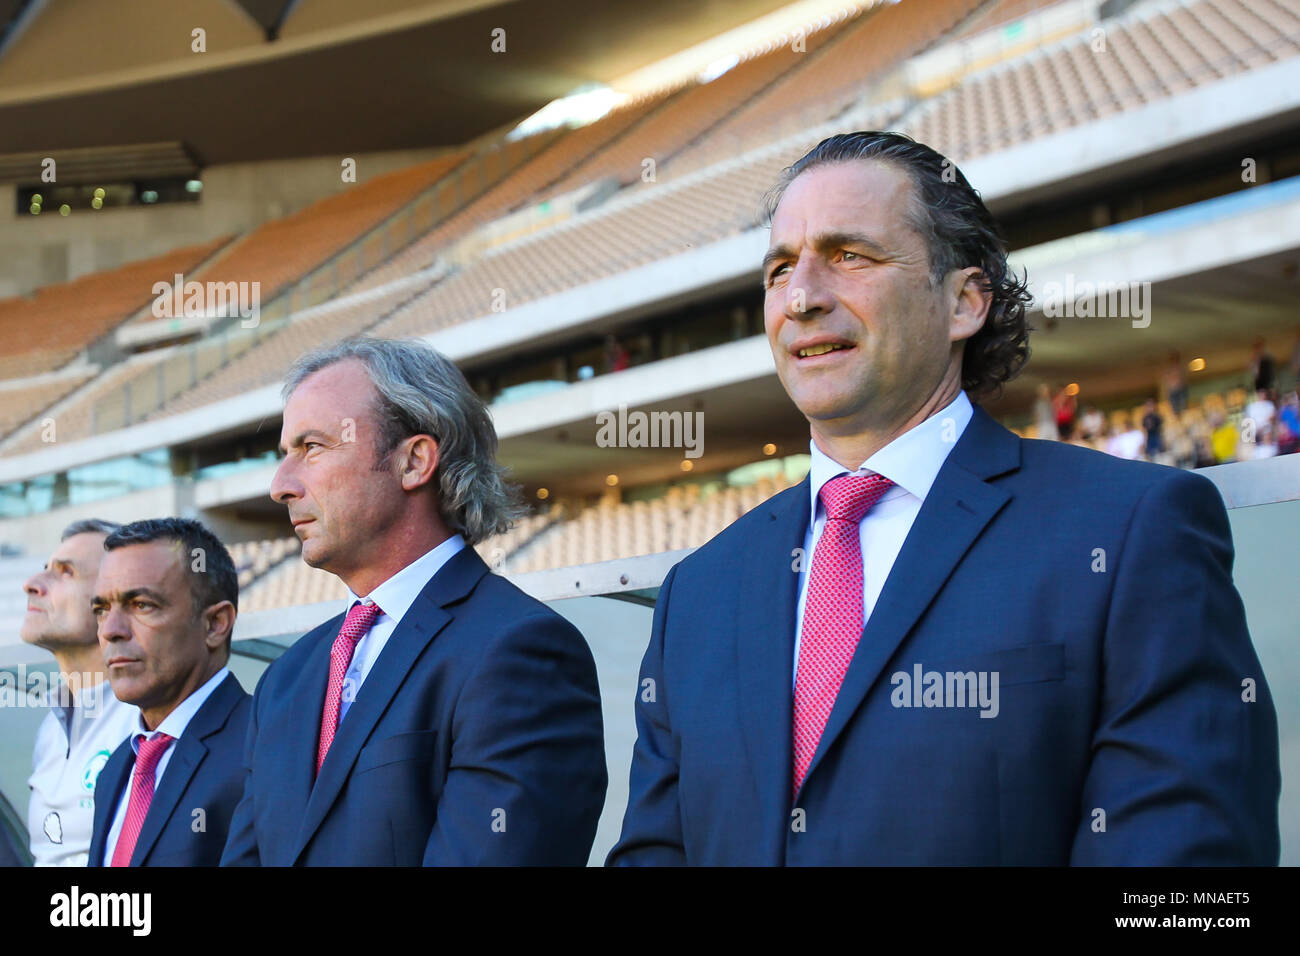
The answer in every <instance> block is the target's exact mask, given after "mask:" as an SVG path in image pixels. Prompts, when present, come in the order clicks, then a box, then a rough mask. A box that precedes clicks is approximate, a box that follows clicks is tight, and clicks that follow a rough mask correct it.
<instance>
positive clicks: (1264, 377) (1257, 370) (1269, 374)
mask: <svg viewBox="0 0 1300 956" xmlns="http://www.w3.org/2000/svg"><path fill="white" fill-rule="evenodd" d="M1276 369H1277V363H1276V361H1275V360H1274V359H1273V356H1272V354H1270V352H1269V351H1268V344H1267V343H1266V342H1265V341H1264V339H1263V338H1262V337H1261V338H1257V339H1255V344H1254V347H1253V348H1252V349H1251V354H1250V375H1251V380H1252V381H1253V382H1254V383H1255V384H1254V388H1253V390H1254V391H1256V392H1258V391H1259V390H1260V389H1263V390H1264V391H1266V392H1270V393H1271V392H1272V391H1273V385H1274V377H1275V375H1276Z"/></svg>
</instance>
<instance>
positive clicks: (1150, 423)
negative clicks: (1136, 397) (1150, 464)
mask: <svg viewBox="0 0 1300 956" xmlns="http://www.w3.org/2000/svg"><path fill="white" fill-rule="evenodd" d="M1163 427H1164V419H1162V418H1161V417H1160V413H1159V412H1157V411H1156V400H1155V399H1154V398H1148V399H1147V400H1146V402H1145V403H1143V405H1142V431H1143V432H1145V433H1146V442H1145V444H1144V446H1143V449H1142V453H1143V455H1144V456H1145V457H1146V460H1147V461H1155V460H1156V456H1157V455H1159V454H1160V453H1161V452H1162V451H1164V448H1165V446H1164V442H1163V440H1162V439H1161V436H1160V430H1161V429H1162V428H1163Z"/></svg>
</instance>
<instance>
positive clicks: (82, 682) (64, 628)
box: [21, 518, 135, 866]
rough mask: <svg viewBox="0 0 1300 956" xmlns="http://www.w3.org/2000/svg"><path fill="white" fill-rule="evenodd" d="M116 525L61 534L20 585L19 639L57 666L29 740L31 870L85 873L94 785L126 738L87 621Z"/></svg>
mask: <svg viewBox="0 0 1300 956" xmlns="http://www.w3.org/2000/svg"><path fill="white" fill-rule="evenodd" d="M117 528H118V525H116V524H114V523H113V522H111V521H101V520H99V519H97V518H89V519H86V520H83V521H75V522H73V523H72V524H70V525H68V527H66V528H65V529H64V530H63V538H62V540H61V541H60V542H59V546H58V547H57V548H55V549H54V553H53V554H52V555H50V559H49V560H48V561H46V562H45V567H44V568H42V569H41V570H40V571H38V572H36V573H35V574H33V575H32V576H31V577H30V578H28V579H27V581H26V583H25V584H24V585H23V590H24V591H26V592H27V615H26V617H24V618H23V624H22V630H21V634H22V639H23V640H24V641H25V642H26V643H28V644H34V645H36V646H37V647H43V648H45V650H47V651H49V652H50V653H51V654H53V655H54V659H55V660H56V661H57V662H58V665H59V682H58V684H57V686H56V687H55V689H54V690H55V692H54V693H53V694H51V700H50V712H49V713H48V714H46V715H45V720H44V721H42V722H41V726H40V729H38V730H37V732H36V746H35V748H34V750H33V753H32V776H31V778H30V779H29V780H28V786H29V787H31V799H30V800H29V801H28V804H27V829H28V832H29V836H30V838H31V853H32V858H33V859H34V861H35V863H36V865H37V866H85V865H86V858H87V853H88V851H89V848H90V835H91V827H92V824H93V822H94V813H95V799H94V798H95V781H96V779H97V778H98V776H99V772H100V771H101V770H103V769H104V765H105V764H106V763H108V758H109V756H110V755H111V754H112V753H113V751H114V750H116V749H117V747H118V745H119V744H120V743H122V741H124V740H125V739H126V738H127V737H128V736H129V735H130V733H131V727H132V725H133V723H134V720H135V710H134V708H131V707H128V706H127V705H126V704H123V703H122V702H121V701H119V700H118V699H117V698H116V697H114V696H113V691H112V688H110V687H109V685H108V680H107V678H106V676H105V674H104V658H103V656H102V655H101V654H100V651H99V639H98V638H97V637H96V630H95V617H94V615H93V614H91V613H90V598H91V595H92V594H93V593H94V587H95V576H96V575H97V574H98V573H99V563H100V559H101V558H103V556H104V539H105V538H106V537H107V536H108V535H109V534H110V533H111V532H113V531H116V530H117Z"/></svg>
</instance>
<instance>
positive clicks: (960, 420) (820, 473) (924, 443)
mask: <svg viewBox="0 0 1300 956" xmlns="http://www.w3.org/2000/svg"><path fill="white" fill-rule="evenodd" d="M972 414H974V410H973V408H972V406H971V402H970V399H969V398H968V397H967V395H966V392H965V390H964V389H962V390H959V391H958V392H957V397H956V398H954V399H953V400H952V401H951V402H949V403H948V404H947V405H945V406H944V407H943V408H941V409H939V410H938V411H937V412H935V413H934V414H933V415H931V416H930V417H929V418H927V419H926V420H925V421H923V422H921V423H920V424H919V425H914V426H913V427H912V428H909V429H908V430H907V431H905V432H903V434H901V435H899V436H898V437H897V438H895V439H894V440H893V441H891V442H890V443H889V444H888V445H886V446H885V447H884V448H881V449H879V450H878V451H877V452H876V453H875V454H874V455H872V456H871V457H870V458H868V459H867V460H866V461H864V462H863V463H862V465H861V467H859V468H858V470H857V471H855V472H853V474H855V475H858V474H864V473H866V472H868V471H874V472H875V473H876V474H878V475H884V476H885V477H886V478H888V479H889V480H890V481H892V482H893V483H894V484H895V485H897V486H898V487H899V488H901V489H903V491H904V492H907V493H909V494H912V495H915V496H916V497H917V498H919V499H920V500H921V501H925V496H926V495H928V494H929V493H930V487H931V486H932V485H933V484H934V480H935V478H937V477H938V476H939V469H940V468H942V467H943V463H944V462H945V461H947V460H948V453H949V452H951V451H952V450H953V448H954V447H955V446H956V444H957V441H958V439H960V438H961V436H962V433H963V432H964V431H965V430H966V426H967V425H968V424H969V423H970V420H971V415H972ZM949 421H951V423H952V425H951V427H950V426H949V425H948V422H949ZM808 447H809V450H810V452H811V455H812V464H811V466H810V467H809V470H808V485H809V488H808V493H809V494H810V495H811V496H812V502H811V504H812V507H811V510H810V511H809V519H808V520H809V523H810V524H811V523H812V522H814V521H816V520H817V508H818V504H819V501H818V496H819V495H820V494H821V490H822V485H824V484H826V482H828V481H830V480H831V479H832V478H835V477H836V476H838V475H847V474H849V470H848V469H847V468H845V467H844V466H843V465H841V464H840V463H839V462H838V461H836V460H835V459H834V458H832V457H830V455H827V454H826V453H825V452H824V451H822V450H821V449H820V448H818V447H817V442H816V441H815V440H811V439H810V440H809V442H808ZM893 494H895V489H893V488H891V489H890V490H889V492H887V493H886V495H885V497H890V496H892V495H893Z"/></svg>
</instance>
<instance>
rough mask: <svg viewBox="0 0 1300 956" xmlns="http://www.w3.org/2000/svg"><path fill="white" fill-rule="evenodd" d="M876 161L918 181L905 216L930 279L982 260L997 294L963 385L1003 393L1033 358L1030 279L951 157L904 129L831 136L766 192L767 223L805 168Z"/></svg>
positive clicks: (970, 343) (972, 348)
mask: <svg viewBox="0 0 1300 956" xmlns="http://www.w3.org/2000/svg"><path fill="white" fill-rule="evenodd" d="M853 160H877V161H879V162H885V163H893V164H894V165H895V166H897V167H898V168H899V169H900V170H902V171H903V172H905V173H906V174H907V175H908V177H909V178H910V179H911V181H912V185H913V187H914V190H913V201H912V204H911V206H912V208H911V211H910V212H909V214H908V221H909V222H910V224H911V225H912V227H913V228H914V229H916V231H917V232H919V233H920V234H921V236H922V237H923V238H924V239H925V243H926V247H927V249H928V252H929V256H930V283H931V285H932V286H938V285H939V284H940V283H941V282H943V280H944V279H945V278H946V277H947V275H948V274H949V273H950V272H952V270H954V269H964V268H966V267H968V266H977V267H979V269H980V271H981V272H982V273H983V280H982V281H983V285H984V287H985V288H986V289H987V290H989V291H990V292H991V293H992V295H993V301H992V302H991V303H990V305H989V311H988V315H987V316H986V318H985V320H984V325H983V326H982V327H981V328H980V330H979V331H978V332H976V333H975V334H974V335H972V336H971V337H970V338H969V339H967V340H966V347H965V350H964V352H963V353H962V366H961V379H962V381H961V385H962V388H964V389H965V390H966V391H967V392H968V393H969V395H970V396H971V398H972V399H978V398H981V397H984V396H989V395H992V396H993V397H997V396H1000V395H1001V394H1002V387H1003V386H1004V385H1005V384H1006V383H1007V382H1009V381H1011V379H1013V378H1015V377H1016V375H1018V374H1019V373H1020V370H1021V369H1022V368H1023V367H1024V364H1025V362H1026V361H1028V359H1029V333H1030V332H1031V331H1032V328H1031V326H1030V325H1029V324H1028V322H1027V321H1026V320H1025V307H1026V305H1028V303H1029V302H1030V301H1031V299H1032V296H1030V294H1029V292H1028V290H1027V288H1026V286H1027V281H1026V277H1024V276H1022V277H1020V278H1017V277H1016V275H1015V273H1014V272H1012V271H1011V270H1010V268H1009V267H1008V265H1007V249H1006V241H1005V240H1004V239H1003V237H1002V233H1001V231H1000V230H999V229H998V225H997V223H996V221H994V219H993V215H992V213H990V212H989V211H988V207H987V206H985V205H984V201H983V200H982V199H980V195H979V193H978V192H976V191H975V189H974V188H972V186H971V184H970V183H969V182H967V180H966V177H965V176H963V175H962V172H961V170H960V169H958V168H957V166H956V164H955V163H953V162H952V160H950V159H947V158H946V157H944V156H943V155H942V154H941V153H938V152H936V151H935V150H933V149H931V148H930V147H929V146H926V145H925V144H923V143H918V142H916V140H914V139H912V138H911V137H910V136H905V135H903V134H902V133H886V132H880V131H879V130H866V131H860V132H856V133H839V134H836V135H835V136H830V137H828V138H826V139H824V140H822V141H821V142H820V143H818V144H817V145H816V146H815V147H813V148H812V149H811V150H810V151H809V152H807V153H806V154H804V155H803V156H802V157H801V158H800V159H798V160H797V161H795V162H794V163H793V164H792V165H790V166H787V167H786V168H785V169H784V170H782V172H781V176H780V178H779V179H778V181H777V183H776V185H775V186H773V187H772V188H771V189H770V190H768V193H767V196H766V197H765V202H764V205H765V207H766V208H765V212H766V215H767V222H768V223H769V224H770V223H771V221H772V217H773V216H774V215H775V213H776V207H777V204H778V203H779V202H780V201H781V197H782V196H783V195H784V194H785V191H786V189H787V188H788V187H789V185H790V183H792V182H794V180H795V177H797V176H798V175H799V174H800V173H804V172H807V171H808V170H810V169H813V168H815V167H817V166H824V165H827V164H829V163H844V162H850V161H853Z"/></svg>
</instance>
